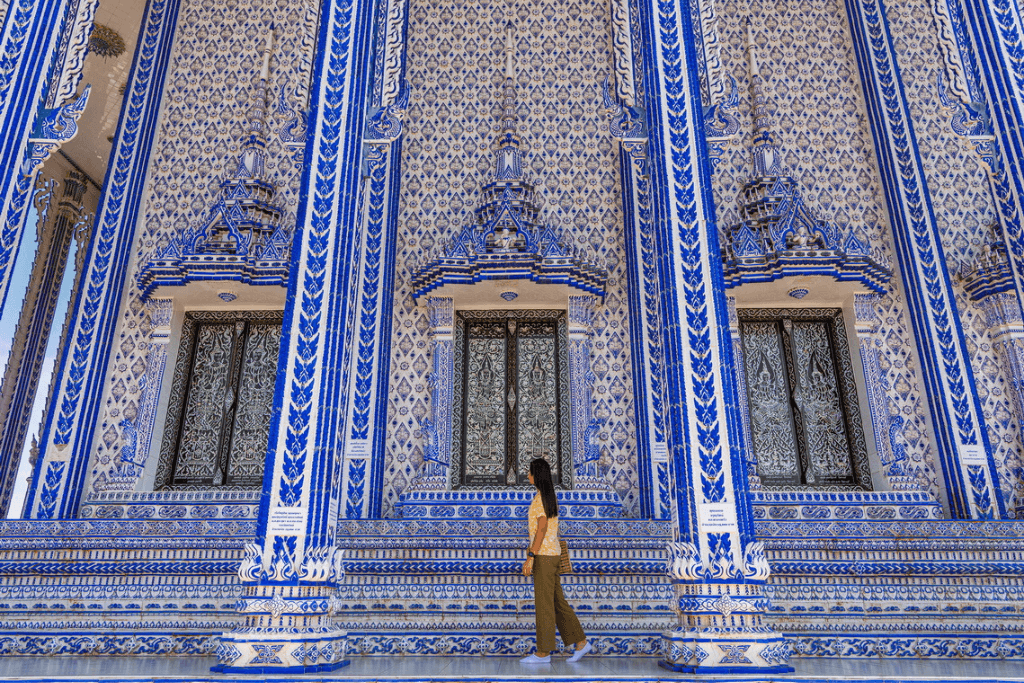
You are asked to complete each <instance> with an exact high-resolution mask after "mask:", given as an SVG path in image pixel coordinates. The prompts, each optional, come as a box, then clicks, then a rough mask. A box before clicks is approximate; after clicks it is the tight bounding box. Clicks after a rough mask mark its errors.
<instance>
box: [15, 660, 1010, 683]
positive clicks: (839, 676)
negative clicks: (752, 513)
mask: <svg viewBox="0 0 1024 683" xmlns="http://www.w3.org/2000/svg"><path fill="white" fill-rule="evenodd" d="M791 663H792V664H793V665H794V666H795V668H796V671H795V672H794V673H792V674H787V675H783V676H771V677H748V676H740V675H735V676H719V677H694V676H692V675H686V674H674V673H671V672H669V671H665V670H664V669H661V668H659V667H658V664H657V659H654V658H650V657H587V658H584V659H583V661H581V662H579V663H576V664H569V663H568V662H566V661H565V659H564V658H554V657H553V658H552V663H551V664H547V665H544V664H541V665H533V666H526V665H523V664H520V663H519V660H518V659H517V658H512V657H393V658H386V657H356V658H353V659H352V660H351V664H350V665H349V666H346V667H344V668H342V669H339V670H337V671H334V672H331V673H329V674H306V675H298V674H289V675H283V676H268V675H263V676H244V675H238V674H234V675H219V674H212V673H210V667H211V666H212V665H213V664H214V659H213V658H200V657H196V658H189V657H134V658H132V657H49V658H47V657H5V658H0V679H2V680H23V681H47V682H49V681H106V682H113V681H131V682H133V683H136V682H138V683H145V682H147V681H160V682H161V683H171V682H174V683H185V682H200V681H204V682H205V681H229V680H247V681H253V680H267V681H270V680H274V681H354V682H355V681H358V682H360V683H369V682H371V681H382V682H383V681H401V682H402V683H415V682H420V683H423V682H427V681H438V682H444V683H453V682H455V681H467V682H472V683H484V682H491V681H493V682H495V683H498V682H502V683H507V682H513V683H514V682H518V681H523V682H525V681H592V682H595V683H596V682H601V681H608V682H612V681H616V682H619V681H622V682H624V681H685V680H716V681H742V682H743V683H754V682H758V681H772V682H773V683H824V682H827V681H841V680H856V681H860V682H862V683H863V682H869V681H870V682H874V681H878V682H884V683H898V682H899V681H919V682H923V681H978V682H980V681H985V682H995V681H1019V682H1021V683H1024V662H984V661H950V660H937V659H935V660H927V659H922V660H870V661H866V660H853V659H849V660H820V659H818V660H806V659H805V660H794V661H793V662H791Z"/></svg>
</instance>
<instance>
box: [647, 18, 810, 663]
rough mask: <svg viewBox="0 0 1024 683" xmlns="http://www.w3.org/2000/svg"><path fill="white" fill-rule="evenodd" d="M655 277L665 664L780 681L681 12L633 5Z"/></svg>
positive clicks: (687, 26)
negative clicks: (670, 613)
mask: <svg viewBox="0 0 1024 683" xmlns="http://www.w3.org/2000/svg"><path fill="white" fill-rule="evenodd" d="M639 20H640V22H641V23H640V27H641V33H642V35H643V36H644V38H645V44H644V59H643V61H644V69H643V71H644V76H645V82H646V84H647V88H648V91H647V96H648V102H647V104H648V110H647V122H648V130H649V149H648V159H649V168H650V181H651V224H652V226H653V234H654V242H655V249H654V253H655V254H657V260H656V263H657V268H658V276H659V278H658V279H659V284H660V291H659V308H660V313H661V321H662V325H661V339H660V341H661V343H662V349H663V357H664V362H663V365H664V379H665V387H664V396H665V426H666V435H667V442H668V452H669V457H670V463H671V469H672V472H671V475H672V477H673V478H674V484H675V490H676V496H675V501H674V503H675V504H674V511H673V517H674V519H675V521H676V525H675V527H676V535H677V538H676V539H675V540H674V542H673V543H671V544H670V558H669V571H670V576H671V577H672V581H673V584H674V585H675V588H676V595H677V597H676V601H675V604H674V607H675V608H676V610H677V613H678V614H679V622H678V626H677V627H676V628H675V629H673V630H671V631H668V632H666V633H665V634H664V635H663V640H664V646H665V647H664V657H665V658H664V660H663V661H662V665H663V666H665V667H666V668H670V669H672V670H675V671H685V672H688V673H734V672H744V673H746V672H749V673H771V672H783V671H791V670H792V669H791V668H790V667H789V666H787V664H786V662H787V661H788V659H789V656H790V650H789V646H788V645H787V644H786V642H785V641H784V639H783V637H782V636H781V635H780V634H779V633H777V632H775V631H774V630H772V629H771V627H770V626H768V624H767V623H766V621H765V613H766V611H767V608H768V605H769V603H768V599H767V598H766V597H765V595H764V591H763V584H764V582H765V581H766V580H767V578H768V573H769V566H768V561H767V558H766V556H765V551H764V547H763V545H762V544H760V543H758V542H756V541H755V538H754V523H753V511H752V508H751V504H750V500H749V496H748V488H747V479H746V472H745V471H744V459H743V453H742V448H741V444H740V441H739V439H738V430H737V429H736V428H735V425H736V421H737V420H738V419H739V418H738V410H737V405H736V382H735V376H734V374H733V372H732V366H733V364H734V358H733V349H732V340H731V337H730V334H729V322H728V314H727V311H726V301H725V294H724V283H723V274H722V257H721V251H720V247H719V242H718V229H717V227H716V223H715V216H714V206H713V203H712V194H711V177H710V176H711V173H710V164H709V161H708V155H707V145H706V142H705V140H704V130H703V112H702V106H701V98H700V84H699V74H698V68H697V56H696V53H695V51H694V45H693V40H692V36H693V30H694V28H693V25H692V23H691V14H690V6H689V4H688V3H656V2H653V0H643V1H642V2H641V3H640V16H639Z"/></svg>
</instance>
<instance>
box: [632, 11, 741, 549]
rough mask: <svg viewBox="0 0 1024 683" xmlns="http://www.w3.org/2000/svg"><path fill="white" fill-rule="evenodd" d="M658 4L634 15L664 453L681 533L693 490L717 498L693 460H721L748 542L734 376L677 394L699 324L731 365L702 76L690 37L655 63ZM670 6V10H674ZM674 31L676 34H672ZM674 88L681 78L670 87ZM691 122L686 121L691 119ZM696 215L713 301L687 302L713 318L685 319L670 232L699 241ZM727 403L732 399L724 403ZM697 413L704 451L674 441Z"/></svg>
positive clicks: (685, 32) (687, 21) (685, 23)
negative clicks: (639, 40)
mask: <svg viewBox="0 0 1024 683" xmlns="http://www.w3.org/2000/svg"><path fill="white" fill-rule="evenodd" d="M659 7H660V4H656V3H655V2H654V0H647V1H645V2H643V3H641V6H640V21H641V22H642V23H641V26H642V33H643V34H644V35H646V36H650V37H651V39H649V40H645V41H644V48H643V69H644V73H645V75H646V79H645V81H646V83H647V87H648V96H649V97H650V99H651V103H650V105H649V106H647V107H646V111H647V123H648V130H650V131H651V137H650V141H651V144H650V145H649V148H648V155H649V158H650V159H651V160H652V163H651V166H650V168H651V208H652V225H653V226H654V227H655V239H656V244H657V249H656V251H657V253H658V254H659V259H658V265H659V274H660V284H661V292H660V298H661V318H662V331H663V332H662V340H661V341H662V345H663V349H664V368H665V379H666V387H665V397H664V400H665V406H666V414H665V420H666V425H665V426H666V431H667V439H668V444H669V454H670V455H669V457H670V462H671V465H672V468H673V472H672V477H673V480H674V484H675V489H676V520H677V523H678V530H679V537H680V538H681V539H683V540H686V541H690V542H695V541H696V539H697V534H698V533H699V531H700V529H699V524H698V521H697V516H696V509H695V506H696V502H697V498H698V496H699V495H704V497H705V498H709V500H711V501H712V502H714V500H715V498H714V497H711V496H708V495H707V494H706V492H705V493H703V494H696V495H695V494H694V492H693V491H692V489H693V486H694V482H695V479H694V477H693V470H692V468H694V467H700V468H701V470H702V476H703V477H704V481H705V484H707V483H708V482H709V478H714V477H715V471H717V472H722V468H724V467H731V468H732V474H733V476H732V480H733V487H734V494H735V505H736V508H737V521H738V527H739V536H740V541H741V542H742V543H743V544H744V545H745V544H746V542H747V541H751V540H753V511H752V506H751V503H750V500H749V496H747V495H746V489H747V485H746V476H745V472H744V470H743V469H742V452H741V451H740V449H741V448H742V446H741V444H740V443H739V442H738V440H737V439H736V434H735V427H734V426H729V425H728V424H724V425H723V423H724V422H727V421H735V418H736V415H735V408H734V406H735V405H736V403H737V401H736V395H735V392H736V387H735V381H734V378H733V377H732V375H731V374H730V373H728V372H721V375H722V377H721V382H722V391H723V394H724V395H723V396H721V397H718V398H715V397H713V396H702V397H701V399H700V402H701V403H702V404H703V405H701V406H697V405H696V404H695V397H688V396H685V395H684V387H685V386H686V384H685V376H686V374H687V373H692V372H694V371H695V369H694V368H691V366H690V363H691V358H692V353H691V350H690V349H688V348H686V347H684V345H683V339H684V335H688V337H689V338H688V340H687V341H688V346H689V347H691V348H693V347H694V345H695V344H697V345H701V344H704V343H705V342H707V341H709V340H708V338H707V337H708V334H707V332H706V331H702V330H701V326H708V325H711V324H715V325H718V342H717V346H716V347H715V348H707V349H705V350H704V354H705V357H707V362H708V363H716V362H717V364H719V367H721V368H723V369H724V368H728V367H730V366H731V363H732V336H731V333H730V331H729V329H728V315H727V311H726V302H725V296H724V291H725V287H724V281H723V274H722V264H721V260H720V257H719V254H720V253H721V252H720V246H719V242H718V230H717V229H716V227H715V226H716V221H715V214H714V201H713V197H712V191H711V187H712V185H711V165H710V156H709V154H708V151H707V142H706V140H705V136H704V130H703V126H701V125H697V124H696V122H699V121H702V120H703V118H702V117H703V110H702V107H701V96H700V84H699V83H698V80H697V73H698V70H697V66H696V64H697V58H696V53H695V47H694V45H693V43H692V41H687V40H683V41H681V45H678V44H677V45H671V46H669V49H670V50H678V49H680V48H681V51H682V54H680V55H678V58H677V59H678V61H673V62H672V63H670V64H665V63H661V61H660V60H659V58H658V55H656V54H655V48H654V41H655V39H654V36H657V35H660V34H659V33H658V31H660V29H659V28H658V26H657V20H658V11H659ZM668 9H669V11H671V8H668ZM676 21H678V25H679V28H678V35H680V36H689V35H692V33H693V26H692V22H691V17H690V16H689V13H688V12H685V11H682V12H679V14H678V15H677V17H676ZM671 39H674V36H673V37H672V38H671ZM666 72H668V73H667V76H668V79H666V77H665V76H664V75H662V74H665V73H666ZM681 72H682V73H681ZM666 80H669V81H674V82H675V83H676V84H679V82H680V81H681V82H682V83H681V87H682V88H686V89H688V92H684V91H682V90H681V89H680V90H673V91H671V92H664V93H663V92H662V89H663V88H664V87H665V86H664V85H663V84H664V83H665V81H666ZM673 87H679V86H678V85H674V86H673ZM662 96H664V97H665V98H666V99H670V100H672V101H673V103H674V104H675V105H676V106H677V107H681V106H684V105H685V106H687V107H688V110H685V111H681V110H673V105H672V104H670V105H669V106H668V108H667V110H666V111H662V106H661V100H662ZM688 122H690V124H691V125H689V126H688V125H687V124H688ZM666 128H670V129H671V130H673V132H674V134H675V138H676V139H674V140H673V149H672V150H666V149H662V148H661V144H660V142H661V139H660V135H661V134H662V131H664V130H665V129H666ZM691 132H692V134H693V135H695V137H696V139H693V140H691V139H688V138H687V135H688V134H690V133H691ZM690 150H698V154H697V156H696V158H691V157H687V156H686V155H687V154H692V151H690ZM668 154H675V155H679V158H677V159H674V162H675V163H676V164H677V166H681V168H679V169H678V172H680V173H684V174H685V173H690V174H692V177H691V178H689V179H688V180H689V181H690V182H689V183H688V184H689V186H690V187H691V188H692V190H693V191H696V192H697V193H699V199H700V204H698V203H697V198H696V197H694V198H692V199H691V198H688V197H674V196H669V189H670V188H675V187H677V185H679V184H687V183H685V182H684V183H676V182H674V179H669V178H668V177H667V176H666V169H667V168H668V167H669V164H668V163H667V162H666V158H665V157H666V156H667V155H668ZM687 163H692V164H693V165H692V166H690V167H686V164H687ZM672 191H673V192H675V191H676V190H675V189H673V190H672ZM684 202H686V203H687V206H686V212H687V215H685V218H684V220H686V221H687V222H688V223H689V225H686V226H683V225H677V224H676V223H675V218H674V213H673V209H672V208H671V207H672V205H673V203H675V204H680V205H681V204H683V203H684ZM699 210H703V211H704V215H698V214H697V211H699ZM702 220H703V221H704V223H703V227H704V229H705V230H706V234H705V235H704V237H705V238H706V240H707V253H708V254H709V256H708V258H711V259H712V260H713V262H712V263H711V274H712V280H711V282H709V283H705V287H706V289H705V292H706V293H707V298H708V299H711V301H710V302H708V301H707V300H704V301H702V302H687V305H690V304H691V303H695V304H696V303H701V304H703V305H704V306H707V305H708V303H710V304H711V306H712V307H713V311H714V316H715V317H714V322H713V323H712V322H711V321H709V320H708V319H707V317H703V318H701V313H700V308H699V307H697V308H695V309H694V312H693V313H689V314H688V319H687V320H682V319H681V318H680V305H679V301H678V299H679V297H681V296H683V295H684V292H686V285H685V284H684V283H677V282H676V280H675V268H674V266H675V264H674V263H673V262H672V245H673V241H674V240H678V239H679V238H680V236H679V235H677V234H676V232H677V231H678V232H682V231H686V232H687V233H688V234H689V235H690V236H692V237H694V238H695V241H696V240H697V239H699V236H697V235H696V234H695V232H696V231H697V230H699V229H701V227H702V225H701V221H702ZM688 248H692V247H688ZM689 255H690V256H691V257H692V258H691V259H690V260H688V262H687V263H686V264H684V265H685V266H686V267H687V268H688V269H691V271H692V272H695V271H693V269H694V267H695V266H697V265H699V264H698V260H699V258H701V257H700V256H699V255H697V254H694V253H692V252H691V253H690V254H689ZM694 295H695V294H694V292H690V293H687V294H686V296H688V297H690V296H694ZM705 310H706V309H705ZM705 316H706V314H705ZM712 357H713V358H712ZM703 376H704V377H705V378H707V377H710V375H707V374H704V375H703ZM703 381H704V380H702V382H703ZM708 388H709V387H707V386H703V387H701V390H702V391H706V390H707V389H708ZM691 404H693V405H691ZM712 406H718V407H720V409H721V413H720V414H718V415H708V414H698V413H697V412H695V413H694V416H693V417H690V415H689V414H688V413H689V412H690V411H691V410H693V411H707V410H711V409H712ZM730 406H733V407H732V408H730ZM698 421H700V423H701V424H702V426H701V430H702V431H701V433H700V435H699V436H700V440H702V441H704V442H705V443H706V444H708V445H709V452H708V453H707V454H706V458H705V457H704V456H702V455H701V454H699V453H689V452H687V448H686V446H685V445H679V444H680V443H682V444H687V443H689V442H690V441H691V437H690V432H689V430H690V429H691V423H693V424H697V423H698ZM723 439H728V442H729V444H730V452H731V455H730V462H729V463H723V462H719V461H718V459H717V458H720V457H721V440H723ZM716 441H717V443H718V444H719V446H718V449H717V450H716V449H715V448H713V447H711V444H712V443H713V442H716ZM711 493H712V496H714V495H718V494H716V493H715V492H713V491H712V492H711ZM737 550H738V549H737Z"/></svg>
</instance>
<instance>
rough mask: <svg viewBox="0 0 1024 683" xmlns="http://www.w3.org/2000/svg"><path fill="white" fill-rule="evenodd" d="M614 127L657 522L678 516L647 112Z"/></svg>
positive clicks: (646, 459) (642, 424)
mask: <svg viewBox="0 0 1024 683" xmlns="http://www.w3.org/2000/svg"><path fill="white" fill-rule="evenodd" d="M612 114H613V117H614V118H613V119H612V123H611V126H610V129H611V133H612V135H613V136H615V137H618V138H619V139H620V143H619V145H620V146H619V169H620V171H619V172H620V176H621V179H622V186H623V188H622V200H623V201H622V204H623V207H622V208H623V216H624V218H625V226H624V236H625V243H626V266H627V273H628V278H629V283H628V286H627V287H626V293H627V296H628V297H629V310H630V316H629V330H630V338H631V339H634V340H637V342H639V343H634V344H632V345H631V346H630V353H631V360H632V369H633V395H634V396H635V397H636V400H635V401H634V403H633V406H634V411H635V413H636V443H637V467H638V470H639V472H638V474H639V477H640V482H641V484H640V509H641V513H642V514H643V515H645V516H650V517H651V518H654V519H670V518H671V516H672V505H673V503H672V497H673V491H672V484H671V480H670V478H669V462H668V445H667V443H666V441H665V416H664V409H665V406H664V400H663V388H664V387H663V377H662V360H663V359H662V348H661V342H660V339H659V337H660V334H661V330H660V319H659V313H658V296H659V295H658V273H657V266H656V263H655V256H654V234H653V227H652V225H651V204H650V202H651V196H650V191H651V179H650V176H649V171H648V168H647V140H646V138H645V137H644V136H643V133H644V131H643V126H642V123H641V113H640V112H638V111H636V110H635V109H632V108H630V107H629V106H628V105H621V106H619V107H618V108H617V109H613V110H612Z"/></svg>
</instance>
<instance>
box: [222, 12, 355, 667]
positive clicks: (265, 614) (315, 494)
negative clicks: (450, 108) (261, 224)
mask: <svg viewBox="0 0 1024 683" xmlns="http://www.w3.org/2000/svg"><path fill="white" fill-rule="evenodd" d="M374 6H375V3H374V2H373V0H355V1H354V2H353V1H349V0H325V2H324V4H323V6H322V8H321V28H320V42H319V45H318V46H317V51H316V64H315V74H314V77H313V80H312V82H313V83H314V84H315V86H316V88H317V89H316V90H315V91H314V92H313V93H312V94H311V100H312V102H314V105H313V106H312V110H313V111H314V112H315V114H314V117H313V121H311V124H310V140H311V142H310V144H309V147H308V150H309V165H308V166H307V167H306V169H305V170H304V172H303V191H302V192H301V193H300V194H301V196H303V197H304V200H303V202H302V203H301V204H300V206H299V210H298V225H299V226H300V230H299V231H298V236H299V238H300V239H299V241H298V242H297V244H296V245H295V248H293V250H292V282H291V285H290V288H289V297H288V302H287V305H286V307H285V313H284V318H285V322H284V336H283V339H282V344H281V355H280V365H281V367H280V372H279V376H278V382H277V387H276V390H275V395H274V413H273V417H272V421H271V430H270V438H269V446H268V449H267V458H266V471H265V474H264V479H263V498H262V501H261V503H260V516H259V523H258V527H257V534H256V541H255V543H252V544H250V545H248V546H247V548H246V557H245V559H244V560H243V562H242V565H241V567H240V568H239V576H240V577H241V579H242V581H243V583H244V588H243V592H242V596H241V598H240V599H239V601H238V611H239V613H240V616H241V617H242V622H241V624H240V625H239V626H238V628H237V629H236V630H234V631H231V632H229V633H225V634H223V636H222V637H221V645H220V648H219V649H218V660H219V664H218V666H217V667H215V668H216V670H217V671H222V672H244V673H259V672H261V671H262V672H269V671H274V672H311V671H329V670H332V669H335V668H337V667H339V666H343V665H345V664H346V663H347V661H346V660H345V659H344V657H345V649H346V633H345V632H344V631H343V630H340V629H339V628H337V627H336V626H335V624H334V619H333V613H334V610H335V608H336V605H337V599H336V597H335V593H336V590H337V583H338V581H339V580H340V579H341V577H342V563H341V557H342V551H341V550H339V549H338V548H337V547H336V543H337V526H338V517H339V506H340V505H341V499H342V489H341V481H342V475H343V464H344V457H343V454H344V453H345V440H346V438H347V437H348V431H347V430H346V424H345V418H346V416H347V415H348V406H349V402H350V401H351V400H352V399H353V396H352V394H351V391H350V387H351V384H350V382H349V380H350V374H351V372H352V371H353V369H352V365H353V363H352V361H351V354H352V352H353V349H354V348H355V346H356V343H357V341H358V337H357V334H356V332H355V328H354V326H353V325H352V324H351V320H352V316H353V315H354V313H355V309H356V308H357V306H358V301H359V299H358V292H359V282H358V278H359V274H360V273H359V268H358V263H359V258H358V248H359V243H360V235H359V231H360V226H361V221H360V206H361V201H362V197H361V194H362V192H361V186H362V184H363V183H362V177H361V171H360V157H361V155H362V154H363V132H364V130H365V124H366V117H365V110H366V102H365V97H366V92H365V87H364V83H365V82H366V77H367V74H369V73H370V71H371V69H370V59H369V57H368V55H369V54H370V50H369V48H370V45H371V36H372V30H371V29H372V27H373V9H374Z"/></svg>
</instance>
